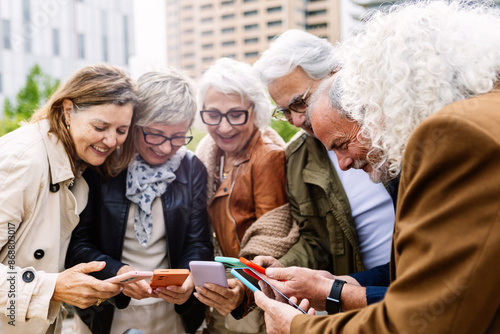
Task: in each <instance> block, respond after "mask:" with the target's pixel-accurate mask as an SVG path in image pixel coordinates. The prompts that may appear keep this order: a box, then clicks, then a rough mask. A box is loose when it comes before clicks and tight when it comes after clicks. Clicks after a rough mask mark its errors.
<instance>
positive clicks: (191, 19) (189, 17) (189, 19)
mask: <svg viewBox="0 0 500 334" xmlns="http://www.w3.org/2000/svg"><path fill="white" fill-rule="evenodd" d="M182 21H183V22H193V17H192V16H188V17H185V18H183V19H182Z"/></svg>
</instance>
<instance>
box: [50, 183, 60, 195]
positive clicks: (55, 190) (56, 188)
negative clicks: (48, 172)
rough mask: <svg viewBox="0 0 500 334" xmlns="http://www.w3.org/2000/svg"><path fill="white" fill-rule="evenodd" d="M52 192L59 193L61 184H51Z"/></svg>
mask: <svg viewBox="0 0 500 334" xmlns="http://www.w3.org/2000/svg"><path fill="white" fill-rule="evenodd" d="M50 191H51V192H53V193H56V192H58V191H59V183H56V184H51V185H50Z"/></svg>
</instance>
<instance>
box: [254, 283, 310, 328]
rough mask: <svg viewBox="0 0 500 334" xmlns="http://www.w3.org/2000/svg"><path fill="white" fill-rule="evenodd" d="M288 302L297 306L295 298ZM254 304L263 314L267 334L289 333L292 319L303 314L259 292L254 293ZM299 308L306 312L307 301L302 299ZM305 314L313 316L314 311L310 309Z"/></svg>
mask: <svg viewBox="0 0 500 334" xmlns="http://www.w3.org/2000/svg"><path fill="white" fill-rule="evenodd" d="M290 300H291V301H292V302H294V303H296V304H297V298H295V297H292V298H290ZM255 303H256V304H257V305H258V306H259V307H260V308H261V309H263V310H264V312H265V319H266V330H267V333H270V334H288V333H290V326H291V324H292V320H293V318H295V316H297V315H299V314H303V313H302V312H300V311H299V310H297V309H296V308H294V307H292V306H290V305H288V304H285V303H281V302H278V301H276V300H272V299H270V298H268V297H266V295H264V293H262V292H260V291H257V292H255ZM299 307H300V308H301V309H303V310H307V309H308V308H309V301H308V300H307V299H303V300H302V301H301V302H300V304H299ZM307 314H309V315H314V314H315V311H314V309H313V308H310V309H309V310H308V311H307Z"/></svg>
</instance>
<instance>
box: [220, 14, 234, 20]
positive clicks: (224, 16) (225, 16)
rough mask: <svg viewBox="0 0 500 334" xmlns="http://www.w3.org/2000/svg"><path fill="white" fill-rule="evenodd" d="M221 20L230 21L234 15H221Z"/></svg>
mask: <svg viewBox="0 0 500 334" xmlns="http://www.w3.org/2000/svg"><path fill="white" fill-rule="evenodd" d="M222 19H223V20H230V19H234V14H226V15H222Z"/></svg>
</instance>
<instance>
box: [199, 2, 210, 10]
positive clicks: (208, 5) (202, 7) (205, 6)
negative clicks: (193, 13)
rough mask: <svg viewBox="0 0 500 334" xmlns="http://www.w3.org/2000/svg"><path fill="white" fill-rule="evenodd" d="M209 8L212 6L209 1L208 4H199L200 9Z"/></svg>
mask: <svg viewBox="0 0 500 334" xmlns="http://www.w3.org/2000/svg"><path fill="white" fill-rule="evenodd" d="M211 8H212V4H211V3H209V4H207V5H203V6H201V9H202V10H205V9H211Z"/></svg>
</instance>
